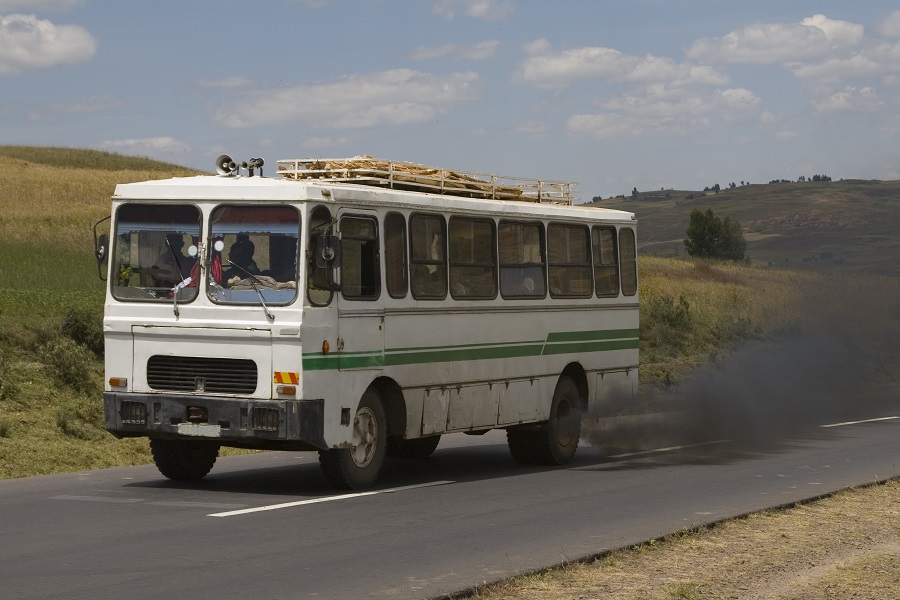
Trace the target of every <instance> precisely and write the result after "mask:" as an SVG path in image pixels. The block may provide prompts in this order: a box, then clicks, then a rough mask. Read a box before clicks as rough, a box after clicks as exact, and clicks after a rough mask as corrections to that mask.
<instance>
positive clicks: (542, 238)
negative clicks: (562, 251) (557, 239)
mask: <svg viewBox="0 0 900 600" xmlns="http://www.w3.org/2000/svg"><path fill="white" fill-rule="evenodd" d="M504 225H519V226H529V227H530V226H535V227H537V231H538V238H539V246H540V247H539V252H540V255H541V256H540V258H541V262H540V263H534V262H527V263H503V262H502V253H501V252H500V245H501V242H500V236H501V229H502V228H503V226H504ZM535 268H539V269H540V274H541V278H542V280H543V281H542V282H541V283H542V287H543V291H542V292H541V293H540V294H510V293H506V292H504V290H503V288H504V286H503V270H504V269H521V270H523V271H524V270H525V269H535ZM497 271H498V275H499V278H500V285H499V288H500V296H501V297H502V298H503V299H504V300H542V299H544V298H546V297H547V288H548V286H547V230H546V226H545V224H544V222H543V221H538V220H527V219H501V220H500V222H499V223H498V224H497ZM524 277H525V275H524V274H523V276H522V277H520V278H518V279H519V284H521V282H522V281H523V280H524ZM516 288H517V289H520V285H516Z"/></svg>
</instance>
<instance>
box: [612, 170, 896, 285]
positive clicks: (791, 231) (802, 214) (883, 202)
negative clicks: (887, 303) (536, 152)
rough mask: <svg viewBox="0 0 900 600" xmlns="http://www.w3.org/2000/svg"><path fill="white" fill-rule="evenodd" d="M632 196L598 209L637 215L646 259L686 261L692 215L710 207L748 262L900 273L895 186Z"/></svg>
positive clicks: (767, 187) (851, 183)
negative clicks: (740, 232)
mask: <svg viewBox="0 0 900 600" xmlns="http://www.w3.org/2000/svg"><path fill="white" fill-rule="evenodd" d="M637 196H638V197H637V198H636V199H631V198H624V199H623V198H621V197H620V198H610V199H604V200H600V201H598V202H597V203H596V204H598V205H600V206H605V207H609V208H618V209H621V210H627V211H630V212H633V213H635V214H636V215H637V217H638V222H639V225H638V248H639V252H640V253H642V254H644V255H653V256H668V257H672V256H681V257H686V256H687V252H686V251H685V248H684V244H683V240H684V237H685V231H686V230H687V226H688V223H689V221H690V213H691V211H692V210H693V209H695V208H699V209H701V210H706V209H707V208H711V209H712V210H713V212H714V213H715V214H716V215H717V216H719V217H729V218H731V219H732V220H737V221H738V222H740V224H741V226H742V227H743V229H744V236H745V238H746V239H747V255H748V256H749V258H750V260H751V261H752V263H753V264H763V265H773V266H774V265H779V266H790V267H816V268H826V269H849V270H853V271H857V272H866V273H879V274H886V275H898V274H900V181H862V180H842V181H829V182H804V183H770V184H764V185H743V186H739V187H736V188H731V189H723V190H722V191H720V192H719V193H714V192H691V191H676V190H661V191H659V192H642V193H639V194H638V195H637Z"/></svg>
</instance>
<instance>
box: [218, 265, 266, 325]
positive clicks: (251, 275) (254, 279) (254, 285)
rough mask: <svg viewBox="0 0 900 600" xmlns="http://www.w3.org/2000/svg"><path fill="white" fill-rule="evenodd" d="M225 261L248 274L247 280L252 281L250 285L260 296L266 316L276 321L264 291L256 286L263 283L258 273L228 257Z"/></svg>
mask: <svg viewBox="0 0 900 600" xmlns="http://www.w3.org/2000/svg"><path fill="white" fill-rule="evenodd" d="M225 262H226V263H228V264H229V265H231V266H232V267H236V268H238V269H240V270H241V271H242V272H244V273H246V274H247V280H248V281H249V282H250V286H251V287H252V288H253V291H254V292H256V295H257V296H258V297H259V303H260V304H261V305H262V307H263V311H264V312H265V313H266V318H267V319H268V320H269V321H274V320H275V315H273V314H272V313H271V312H269V307H268V306H266V301H265V299H264V298H263V295H262V291H260V289H259V288H258V287H256V284H257V283H259V284H262V281H260V280H259V279H258V278H257V277H256V275H254V274H253V273H251V272H250V271H248V270H247V269H245V268H244V267H242V266H241V265H238V264H235V263H233V262H231V261H230V260H228V259H227V258H226V259H225Z"/></svg>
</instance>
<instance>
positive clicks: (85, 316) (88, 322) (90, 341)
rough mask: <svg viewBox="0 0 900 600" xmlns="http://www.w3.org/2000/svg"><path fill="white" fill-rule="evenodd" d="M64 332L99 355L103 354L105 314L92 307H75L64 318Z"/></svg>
mask: <svg viewBox="0 0 900 600" xmlns="http://www.w3.org/2000/svg"><path fill="white" fill-rule="evenodd" d="M62 333H63V335H65V336H66V337H67V338H69V339H71V340H72V341H74V342H77V343H79V344H83V345H84V346H86V347H87V348H88V349H89V350H90V351H91V352H93V353H94V354H96V355H97V356H103V314H102V312H101V311H100V310H97V309H90V308H84V307H81V308H73V309H71V310H69V312H68V313H67V314H66V316H65V318H64V319H63V323H62Z"/></svg>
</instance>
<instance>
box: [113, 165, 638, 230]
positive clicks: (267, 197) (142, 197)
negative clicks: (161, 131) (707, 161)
mask: <svg viewBox="0 0 900 600" xmlns="http://www.w3.org/2000/svg"><path fill="white" fill-rule="evenodd" d="M113 200H115V201H123V200H138V201H156V202H184V201H191V202H194V201H223V202H238V201H240V202H259V203H265V202H317V203H319V202H321V203H325V204H331V203H334V202H340V203H342V204H349V205H355V206H366V205H368V206H373V207H374V206H390V207H394V208H398V209H399V208H416V209H421V210H429V209H430V210H437V211H465V212H472V213H483V214H496V215H502V216H518V217H520V218H524V217H526V216H533V217H547V218H553V217H556V218H583V219H589V220H610V221H634V220H635V217H634V214H633V213H630V212H625V211H620V210H614V209H610V208H601V207H596V206H592V205H568V204H548V203H544V202H541V203H537V202H523V201H521V200H495V199H490V198H469V197H463V196H454V195H445V194H439V193H428V192H420V191H408V190H400V189H390V188H384V187H379V186H373V185H367V184H364V183H350V182H347V181H330V180H317V179H289V178H286V177H261V176H256V177H247V176H241V175H227V176H223V175H200V176H195V177H175V178H171V179H159V180H152V181H143V182H137V183H120V184H118V185H117V186H116V190H115V193H114V195H113Z"/></svg>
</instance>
